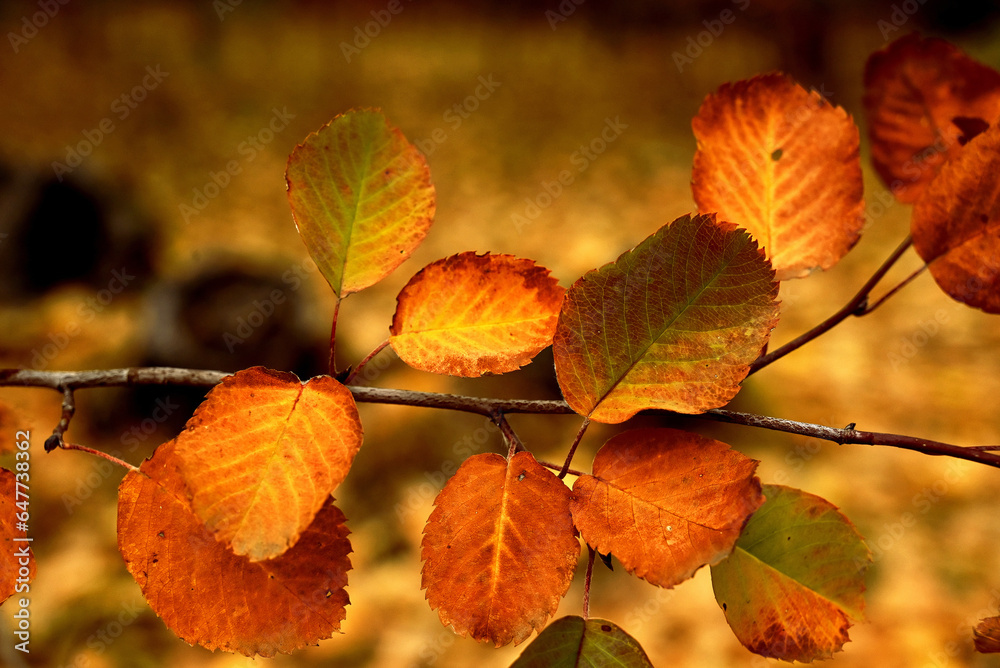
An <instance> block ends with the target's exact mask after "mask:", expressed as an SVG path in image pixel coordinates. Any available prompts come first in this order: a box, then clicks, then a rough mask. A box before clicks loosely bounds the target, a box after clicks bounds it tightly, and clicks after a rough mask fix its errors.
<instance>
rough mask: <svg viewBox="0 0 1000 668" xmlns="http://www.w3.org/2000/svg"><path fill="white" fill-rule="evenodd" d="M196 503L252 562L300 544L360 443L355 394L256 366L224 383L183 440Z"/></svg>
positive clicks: (331, 383)
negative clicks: (302, 534)
mask: <svg viewBox="0 0 1000 668" xmlns="http://www.w3.org/2000/svg"><path fill="white" fill-rule="evenodd" d="M176 443H177V458H178V459H179V461H180V467H181V474H182V475H183V477H184V481H185V483H186V484H187V489H188V493H189V494H190V498H191V506H192V508H193V509H194V512H195V513H196V514H197V515H198V517H200V518H201V520H202V522H204V524H205V525H206V526H207V527H208V528H209V530H211V531H214V532H215V536H216V538H217V539H218V540H221V541H224V542H226V543H227V544H229V545H231V546H232V549H233V551H234V552H235V553H236V554H244V555H247V556H248V557H249V558H250V560H251V561H257V560H260V559H270V558H273V557H276V556H278V555H279V554H281V553H282V552H284V551H285V550H286V549H288V548H289V547H290V546H292V545H294V544H295V541H296V540H298V537H299V533H300V532H301V531H302V530H303V529H305V528H306V527H307V526H309V525H310V524H311V523H312V521H313V518H314V517H315V515H316V513H317V512H318V511H319V509H320V508H321V507H322V506H323V504H324V503H326V501H327V499H328V498H329V496H330V494H331V493H332V492H333V491H334V490H335V489H336V487H337V485H339V484H340V483H341V482H342V481H343V479H344V477H345V476H346V475H347V472H348V471H349V470H350V468H351V463H352V462H353V461H354V455H355V454H357V452H358V448H360V447H361V422H360V420H359V418H358V409H357V406H356V405H355V403H354V397H353V396H352V395H351V391H350V390H348V389H347V388H346V387H344V386H343V385H341V384H340V383H339V382H337V381H336V380H334V379H333V378H330V377H329V376H319V377H316V378H313V379H312V380H310V381H309V382H307V383H302V382H300V381H299V379H298V378H296V377H295V375H294V374H291V373H286V372H279V371H270V370H268V369H264V368H263V367H253V368H251V369H246V370H244V371H240V372H238V373H236V374H234V375H232V376H229V377H227V378H226V379H225V380H223V381H222V383H220V384H219V385H217V386H216V387H215V388H213V389H212V391H211V392H209V394H208V396H207V397H206V398H205V401H204V402H203V403H202V404H201V406H199V407H198V410H197V411H195V413H194V415H193V416H192V417H191V419H190V420H188V423H187V428H186V429H185V430H184V431H183V432H182V433H181V434H180V435H178V436H177V438H176Z"/></svg>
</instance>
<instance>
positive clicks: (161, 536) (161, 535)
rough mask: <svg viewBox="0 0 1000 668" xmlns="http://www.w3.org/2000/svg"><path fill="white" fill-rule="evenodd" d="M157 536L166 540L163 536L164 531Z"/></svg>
mask: <svg viewBox="0 0 1000 668" xmlns="http://www.w3.org/2000/svg"><path fill="white" fill-rule="evenodd" d="M156 535H157V536H159V537H160V538H164V535H163V532H162V531H161V532H160V533H158V534H156Z"/></svg>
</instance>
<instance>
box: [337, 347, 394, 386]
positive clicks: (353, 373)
mask: <svg viewBox="0 0 1000 668" xmlns="http://www.w3.org/2000/svg"><path fill="white" fill-rule="evenodd" d="M387 345H389V339H386V340H385V341H383V342H382V343H380V344H378V345H377V346H376V347H375V350H373V351H371V352H370V353H368V355H367V356H366V357H365V358H364V359H363V360H361V361H360V362H358V365H357V366H356V367H354V369H353V370H352V371H351V373H349V374H347V378H345V379H344V385H350V384H351V381H353V380H354V379H355V378H357V376H358V374H359V373H361V371H362V369H364V368H365V365H366V364H368V362H370V361H371V360H372V358H373V357H375V356H376V355H378V354H379V353H380V352H382V350H383V349H384V348H385V347H386V346H387Z"/></svg>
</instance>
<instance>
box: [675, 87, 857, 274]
mask: <svg viewBox="0 0 1000 668" xmlns="http://www.w3.org/2000/svg"><path fill="white" fill-rule="evenodd" d="M691 126H692V128H693V129H694V135H695V138H696V139H697V140H698V150H697V152H696V153H695V156H694V172H693V174H692V177H691V185H692V190H693V192H694V199H695V202H697V203H698V210H699V211H701V212H702V213H708V212H713V211H714V212H716V213H717V214H718V216H719V218H722V219H724V220H728V221H730V222H732V223H736V224H737V225H738V226H740V227H743V228H745V229H746V230H747V231H749V232H750V234H752V235H753V236H754V238H756V239H757V241H758V242H759V243H760V245H761V247H762V248H764V250H765V251H766V252H767V256H768V258H769V259H770V260H771V264H772V265H773V267H774V271H775V273H776V274H777V277H778V280H784V279H788V278H801V277H803V276H807V275H808V274H809V273H810V272H811V271H813V270H815V269H817V268H820V269H829V268H830V267H832V266H833V265H835V264H836V263H837V262H838V261H839V260H840V258H842V257H843V256H844V255H845V254H846V253H847V251H849V250H850V249H851V247H852V246H853V245H854V244H855V243H856V242H857V240H858V237H859V236H860V235H861V229H862V227H863V225H864V202H863V201H862V199H861V191H862V183H861V159H860V156H859V153H858V147H859V138H858V128H857V127H856V126H855V125H854V122H853V121H852V120H851V117H850V116H848V115H847V113H846V112H845V111H844V110H843V109H841V108H840V107H835V106H831V105H830V104H829V103H828V102H827V101H826V100H825V99H824V98H823V97H822V96H821V95H820V94H819V93H817V92H815V91H814V92H807V91H806V90H805V89H804V88H802V87H801V86H799V85H798V84H797V83H795V82H794V81H793V80H792V79H790V78H789V77H787V76H786V75H784V74H780V73H774V74H765V75H761V76H756V77H754V78H752V79H748V80H746V81H737V82H736V83H730V84H725V85H723V86H722V87H721V88H719V90H718V91H716V93H715V94H713V95H709V96H708V97H707V98H705V102H704V103H702V105H701V109H699V110H698V115H697V116H696V117H695V118H694V120H693V121H692V123H691Z"/></svg>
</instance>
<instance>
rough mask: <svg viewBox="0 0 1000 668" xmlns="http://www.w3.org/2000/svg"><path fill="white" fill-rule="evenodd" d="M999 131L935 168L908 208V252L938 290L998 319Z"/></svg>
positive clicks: (983, 136)
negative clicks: (922, 263)
mask: <svg viewBox="0 0 1000 668" xmlns="http://www.w3.org/2000/svg"><path fill="white" fill-rule="evenodd" d="M997 173H1000V125H994V126H992V127H991V128H990V129H988V130H986V131H985V132H983V133H982V134H980V135H979V136H977V137H976V138H975V139H973V140H972V141H970V142H969V143H968V145H967V146H966V147H965V148H963V149H962V151H961V152H960V153H959V154H958V155H957V156H955V158H953V159H952V160H950V161H949V162H947V163H945V165H944V166H943V167H941V171H940V173H939V174H938V177H937V178H936V179H934V180H933V181H932V182H931V184H930V185H929V186H927V189H926V191H925V192H924V196H923V197H921V198H920V200H918V201H917V203H916V205H915V206H914V208H913V218H912V220H911V223H910V224H911V234H912V235H913V247H914V249H915V250H916V251H917V253H918V254H919V255H920V257H922V258H923V259H924V261H925V262H926V263H927V264H928V265H930V271H931V275H933V276H934V280H935V281H937V283H938V285H939V286H941V289H942V290H944V291H945V292H946V293H948V294H949V295H950V296H951V297H952V298H954V299H957V300H958V301H960V302H962V303H964V304H968V305H969V306H974V307H976V308H979V309H982V310H984V311H986V312H987V313H1000V180H997V179H996V178H995V175H996V174H997Z"/></svg>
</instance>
